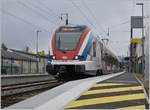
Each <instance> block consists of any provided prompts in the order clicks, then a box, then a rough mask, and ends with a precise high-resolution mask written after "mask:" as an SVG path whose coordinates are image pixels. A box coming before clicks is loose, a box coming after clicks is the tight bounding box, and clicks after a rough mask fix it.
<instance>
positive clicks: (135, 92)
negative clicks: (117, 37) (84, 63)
mask: <svg viewBox="0 0 150 110" xmlns="http://www.w3.org/2000/svg"><path fill="white" fill-rule="evenodd" d="M65 108H66V109H148V105H147V102H146V98H145V95H144V92H143V88H142V86H141V85H140V83H139V82H138V81H137V79H136V78H135V76H134V74H132V73H124V74H121V75H119V76H116V77H113V78H110V79H107V80H104V81H102V82H98V83H97V84H95V85H93V86H92V87H91V88H89V90H87V91H85V92H83V93H81V96H80V97H79V98H77V99H76V100H74V101H72V102H70V103H69V104H67V105H66V106H65Z"/></svg>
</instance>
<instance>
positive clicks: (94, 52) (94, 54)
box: [93, 42, 96, 57]
mask: <svg viewBox="0 0 150 110" xmlns="http://www.w3.org/2000/svg"><path fill="white" fill-rule="evenodd" d="M93 57H96V43H95V42H93Z"/></svg>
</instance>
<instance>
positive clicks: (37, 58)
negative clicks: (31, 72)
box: [36, 30, 41, 73]
mask: <svg viewBox="0 0 150 110" xmlns="http://www.w3.org/2000/svg"><path fill="white" fill-rule="evenodd" d="M39 32H41V31H40V30H37V31H36V60H37V63H36V68H37V73H38V72H39V63H38V62H39V56H38V35H39Z"/></svg>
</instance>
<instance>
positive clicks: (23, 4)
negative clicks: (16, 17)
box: [17, 1, 57, 26]
mask: <svg viewBox="0 0 150 110" xmlns="http://www.w3.org/2000/svg"><path fill="white" fill-rule="evenodd" d="M17 2H18V3H19V4H21V5H22V6H24V7H26V8H28V9H31V10H32V11H34V12H36V13H38V14H40V15H42V16H43V14H41V13H40V12H38V11H35V10H34V9H33V8H31V7H30V6H27V5H26V4H25V3H22V2H20V1H17ZM43 18H44V19H46V20H47V21H50V22H51V23H52V24H54V25H56V26H57V24H56V23H55V22H53V21H51V20H50V19H48V18H47V17H45V16H43Z"/></svg>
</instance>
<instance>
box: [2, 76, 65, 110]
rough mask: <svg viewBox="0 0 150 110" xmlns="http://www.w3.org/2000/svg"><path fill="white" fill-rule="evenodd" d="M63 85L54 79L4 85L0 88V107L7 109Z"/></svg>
mask: <svg viewBox="0 0 150 110" xmlns="http://www.w3.org/2000/svg"><path fill="white" fill-rule="evenodd" d="M61 84H63V82H60V81H58V80H56V79H53V80H46V81H36V82H32V83H31V82H30V83H29V82H28V83H22V84H12V85H5V86H2V87H1V107H2V108H4V107H7V106H10V105H12V104H15V103H17V102H20V101H22V100H25V99H27V98H29V97H32V96H34V95H37V94H39V93H41V92H44V91H46V90H48V89H52V88H53V87H56V86H59V85H61Z"/></svg>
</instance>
